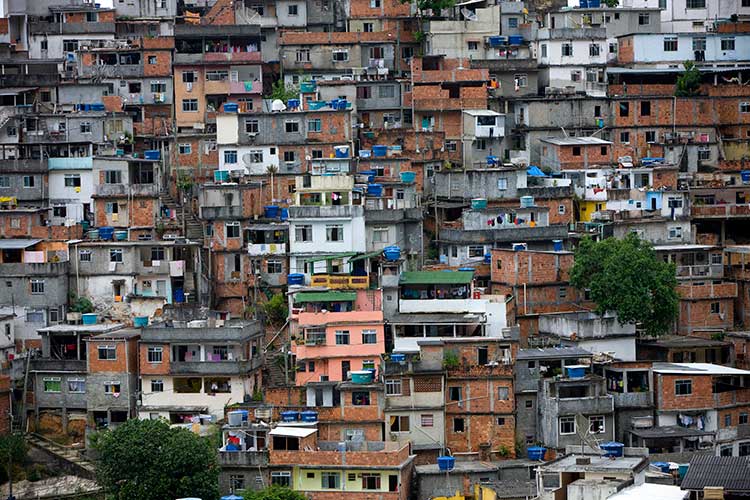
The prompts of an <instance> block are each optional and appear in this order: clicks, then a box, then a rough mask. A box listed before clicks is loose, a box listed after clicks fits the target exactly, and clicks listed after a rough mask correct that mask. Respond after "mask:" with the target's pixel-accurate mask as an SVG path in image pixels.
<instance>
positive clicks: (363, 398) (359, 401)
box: [352, 391, 370, 406]
mask: <svg viewBox="0 0 750 500" xmlns="http://www.w3.org/2000/svg"><path fill="white" fill-rule="evenodd" d="M352 404H353V405H354V406H370V393H369V392H367V391H354V392H352Z"/></svg>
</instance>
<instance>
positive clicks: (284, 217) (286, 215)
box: [279, 208, 289, 220]
mask: <svg viewBox="0 0 750 500" xmlns="http://www.w3.org/2000/svg"><path fill="white" fill-rule="evenodd" d="M279 218H280V219H281V220H287V219H288V218H289V209H288V208H282V209H281V213H280V214H279Z"/></svg>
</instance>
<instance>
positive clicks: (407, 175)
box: [399, 172, 417, 184]
mask: <svg viewBox="0 0 750 500" xmlns="http://www.w3.org/2000/svg"><path fill="white" fill-rule="evenodd" d="M399 176H401V182H406V183H407V184H411V183H412V182H414V180H415V179H416V178H417V173H416V172H401V173H400V174H399Z"/></svg>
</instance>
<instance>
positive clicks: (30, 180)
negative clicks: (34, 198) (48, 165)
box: [23, 175, 36, 188]
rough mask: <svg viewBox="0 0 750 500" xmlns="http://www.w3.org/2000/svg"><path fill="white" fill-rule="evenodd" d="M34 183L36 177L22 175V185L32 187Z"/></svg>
mask: <svg viewBox="0 0 750 500" xmlns="http://www.w3.org/2000/svg"><path fill="white" fill-rule="evenodd" d="M35 185H36V177H34V176H33V175H24V176H23V187H25V188H33V187H34V186H35Z"/></svg>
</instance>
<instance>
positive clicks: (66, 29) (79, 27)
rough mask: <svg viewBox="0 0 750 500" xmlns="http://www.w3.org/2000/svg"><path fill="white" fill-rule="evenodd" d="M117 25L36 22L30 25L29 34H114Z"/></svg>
mask: <svg viewBox="0 0 750 500" xmlns="http://www.w3.org/2000/svg"><path fill="white" fill-rule="evenodd" d="M114 32H115V23H67V22H66V23H50V22H46V21H36V22H30V23H29V33H31V34H42V33H46V34H48V35H52V34H55V35H60V34H64V35H76V34H79V35H83V34H88V33H114Z"/></svg>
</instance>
